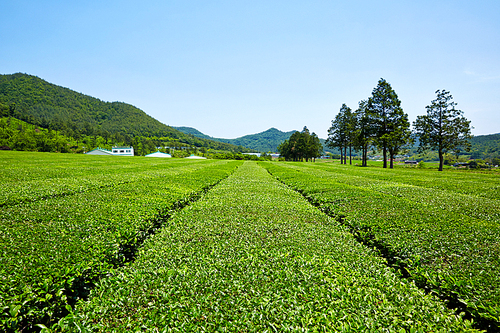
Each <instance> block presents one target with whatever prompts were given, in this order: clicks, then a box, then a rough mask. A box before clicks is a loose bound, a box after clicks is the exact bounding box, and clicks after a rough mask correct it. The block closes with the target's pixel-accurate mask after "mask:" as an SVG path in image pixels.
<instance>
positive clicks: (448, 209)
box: [262, 163, 500, 329]
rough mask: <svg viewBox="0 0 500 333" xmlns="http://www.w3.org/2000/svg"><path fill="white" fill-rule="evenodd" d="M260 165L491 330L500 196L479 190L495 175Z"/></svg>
mask: <svg viewBox="0 0 500 333" xmlns="http://www.w3.org/2000/svg"><path fill="white" fill-rule="evenodd" d="M262 165H263V166H265V167H266V168H267V169H268V171H269V172H270V173H272V174H273V175H274V176H275V177H277V178H278V179H279V180H280V181H282V182H283V183H285V184H288V185H289V186H290V187H292V188H294V189H295V190H297V191H299V192H301V193H302V194H303V195H304V196H305V197H306V198H307V199H309V200H310V202H312V203H313V204H315V205H316V206H318V207H319V208H320V209H322V210H323V211H324V212H326V213H328V214H329V215H330V216H332V217H335V218H336V219H337V220H339V221H341V222H342V223H343V224H344V225H346V226H348V227H349V228H350V229H351V231H352V232H353V233H354V234H355V235H356V237H357V238H358V239H359V240H360V241H362V242H363V243H364V244H366V245H369V246H373V247H375V248H377V249H378V251H379V252H380V253H381V254H382V255H384V256H385V257H386V258H388V260H389V261H390V262H391V264H392V265H394V267H397V268H398V269H400V271H401V272H402V273H403V274H407V275H409V276H410V277H411V278H412V279H413V280H414V281H415V282H416V283H417V284H418V285H419V286H421V287H423V288H425V289H426V290H428V291H431V292H432V293H433V294H436V295H438V296H439V297H441V298H442V299H444V300H446V301H448V302H450V305H453V306H454V307H458V308H461V309H465V310H467V311H468V312H470V313H471V314H472V315H473V316H474V317H475V318H476V321H482V322H483V326H485V327H488V326H489V327H496V328H497V329H498V327H499V323H500V246H499V243H498V242H499V239H500V225H499V223H498V222H499V212H500V209H499V207H500V206H499V198H498V196H499V195H498V194H497V197H496V198H492V196H493V195H492V193H490V194H488V195H486V196H480V195H478V193H482V191H481V188H482V187H483V188H484V193H488V191H489V189H491V188H492V187H494V186H498V185H497V184H498V179H495V178H494V175H489V177H492V179H489V178H488V179H483V178H484V176H483V175H480V177H483V178H482V180H483V182H478V181H475V182H474V184H475V185H473V186H472V185H471V186H469V187H468V186H466V185H465V184H467V182H468V177H470V176H469V175H466V174H463V173H442V174H440V175H439V177H440V178H433V177H434V176H431V175H430V174H424V173H417V174H415V175H414V176H415V178H413V179H412V178H411V177H410V176H408V171H407V170H404V169H400V170H398V169H394V170H391V174H390V175H389V174H388V173H385V174H384V172H385V171H380V170H365V169H361V168H354V167H351V168H350V169H351V170H352V172H351V170H348V169H347V168H345V167H344V166H342V167H339V166H332V165H326V164H325V165H318V166H310V165H303V164H298V163H295V164H294V163H288V164H283V163H281V164H276V163H263V164H262ZM365 171H366V172H365ZM411 171H413V170H410V172H411ZM426 175H429V177H428V178H427V179H426V178H425V177H426ZM473 176H475V175H473ZM447 177H449V178H450V179H451V180H450V179H447ZM391 179H393V180H391ZM490 180H491V181H490ZM453 183H454V184H455V186H452V185H451V184H453ZM462 185H464V186H463V188H460V187H461V186H462ZM467 189H470V193H468V191H467ZM456 198H458V200H455V199H456ZM451 303H453V304H451Z"/></svg>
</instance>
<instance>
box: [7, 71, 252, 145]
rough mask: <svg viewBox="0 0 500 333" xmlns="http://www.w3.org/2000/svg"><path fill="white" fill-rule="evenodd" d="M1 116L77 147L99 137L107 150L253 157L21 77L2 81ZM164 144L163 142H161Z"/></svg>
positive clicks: (115, 105)
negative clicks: (168, 148) (161, 148)
mask: <svg viewBox="0 0 500 333" xmlns="http://www.w3.org/2000/svg"><path fill="white" fill-rule="evenodd" d="M0 116H2V117H9V116H10V117H14V118H16V119H19V120H23V121H25V122H26V123H28V124H31V125H35V126H37V127H40V128H45V129H50V130H57V131H60V133H61V134H62V135H65V136H68V137H71V138H74V139H75V140H77V141H78V140H80V139H82V138H83V137H85V136H92V137H94V138H97V137H98V136H99V137H101V138H102V139H103V141H104V142H103V144H104V145H113V144H125V145H133V144H135V145H137V144H139V143H140V144H141V146H144V147H147V148H148V149H144V150H145V151H144V153H147V151H146V150H149V148H151V149H155V145H161V144H162V143H166V144H170V145H172V146H196V147H205V148H210V149H217V150H225V151H232V152H247V151H250V149H245V148H243V147H237V146H234V145H230V144H227V143H223V142H216V141H213V140H206V139H200V138H197V137H194V136H192V135H187V134H185V133H182V132H180V131H178V130H176V129H174V128H172V127H170V126H167V125H165V124H163V123H161V122H159V121H158V120H156V119H154V118H153V117H151V116H149V115H147V114H146V113H145V112H144V111H142V110H140V109H138V108H136V107H135V106H133V105H130V104H126V103H122V102H104V101H101V100H100V99H98V98H95V97H91V96H87V95H84V94H81V93H78V92H75V91H73V90H71V89H68V88H64V87H60V86H57V85H55V84H51V83H49V82H47V81H45V80H42V79H40V78H38V77H36V76H32V75H27V74H21V73H17V74H12V75H0ZM138 138H140V140H138ZM145 138H149V139H151V140H145ZM160 138H162V139H161V140H159V139H160ZM134 139H135V141H134ZM149 141H153V142H149ZM86 144H87V146H86V147H87V148H93V146H92V143H90V142H87V143H86Z"/></svg>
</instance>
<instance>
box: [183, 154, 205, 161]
mask: <svg viewBox="0 0 500 333" xmlns="http://www.w3.org/2000/svg"><path fill="white" fill-rule="evenodd" d="M185 158H190V159H204V160H206V159H207V158H206V157H202V156H196V155H191V156H189V157H185Z"/></svg>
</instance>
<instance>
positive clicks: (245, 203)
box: [61, 162, 471, 332]
mask: <svg viewBox="0 0 500 333" xmlns="http://www.w3.org/2000/svg"><path fill="white" fill-rule="evenodd" d="M373 254H374V253H373V251H372V250H371V249H368V248H365V247H363V246H362V245H360V244H359V243H358V242H356V241H355V239H354V238H353V237H352V235H351V234H349V232H348V231H347V230H346V229H345V228H344V227H342V226H341V225H340V224H339V223H338V222H336V221H335V220H333V219H331V218H328V217H327V216H325V215H324V214H322V213H321V212H320V211H318V210H317V209H315V208H314V207H312V206H311V205H310V204H308V203H307V202H306V201H305V200H303V198H302V197H301V196H300V195H299V194H297V193H295V192H294V191H292V190H290V189H289V188H287V187H286V186H284V185H282V184H280V183H279V182H277V181H276V180H275V179H274V178H273V177H271V176H270V175H269V174H268V172H267V171H266V170H264V169H262V168H260V167H258V166H257V164H256V163H254V162H246V163H245V164H243V165H242V166H241V167H240V168H238V170H237V171H236V172H235V173H234V174H233V175H232V176H230V177H229V178H227V179H225V180H224V181H222V182H221V183H220V184H219V185H217V186H216V187H214V188H213V189H212V190H210V191H209V192H208V193H207V194H206V196H205V197H204V198H203V199H202V200H200V201H197V202H196V203H194V204H193V205H191V206H189V207H188V208H186V209H183V210H182V211H181V212H179V213H178V214H176V215H175V217H174V218H173V219H172V221H171V223H169V224H168V225H167V226H166V227H165V228H163V230H162V231H161V232H160V233H158V234H157V235H155V237H153V238H151V239H150V240H149V241H148V242H146V244H145V245H144V247H143V248H142V249H141V251H140V253H139V255H138V257H137V260H136V261H135V262H134V263H133V264H131V265H129V266H127V267H123V268H121V269H118V270H116V271H115V272H113V274H111V275H110V276H108V277H107V278H105V279H103V280H101V281H100V283H99V285H98V286H97V288H96V289H94V290H93V291H92V293H91V297H90V298H89V300H88V301H86V302H79V303H78V304H77V307H76V311H75V312H74V313H73V314H72V315H71V316H69V317H67V318H66V319H65V320H64V321H63V322H62V323H61V326H63V327H67V328H68V329H73V330H75V329H79V330H83V331H86V330H92V331H100V332H122V331H126V330H130V331H173V332H177V331H179V332H180V331H182V332H185V331H200V332H205V331H210V332H213V331H224V332H227V331H230V332H238V331H246V332H266V331H276V332H288V331H297V332H298V331H312V332H318V331H319V332H325V331H352V332H359V331H393V332H401V331H408V332H429V331H445V330H447V331H470V330H471V329H470V323H469V322H466V321H463V320H462V319H461V318H460V317H459V316H456V315H454V314H453V313H452V312H450V310H448V309H446V308H445V306H444V305H443V304H441V303H439V302H437V301H436V299H435V298H433V297H431V296H429V295H425V293H423V292H422V291H420V290H419V289H417V288H416V287H415V286H414V285H413V284H411V283H406V282H405V281H401V280H400V279H399V278H398V277H397V276H396V275H395V274H394V273H393V272H392V271H391V270H390V269H388V268H387V267H386V266H385V265H384V260H382V259H381V258H378V257H376V256H374V255H373Z"/></svg>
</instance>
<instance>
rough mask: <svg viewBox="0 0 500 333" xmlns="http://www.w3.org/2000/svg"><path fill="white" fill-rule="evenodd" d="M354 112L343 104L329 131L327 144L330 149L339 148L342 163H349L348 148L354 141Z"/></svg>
mask: <svg viewBox="0 0 500 333" xmlns="http://www.w3.org/2000/svg"><path fill="white" fill-rule="evenodd" d="M352 117H353V116H352V111H351V108H350V107H348V106H347V105H346V104H342V107H341V108H340V111H339V113H337V115H336V116H335V119H334V120H332V126H330V128H329V129H328V138H327V140H326V144H327V146H328V147H330V148H339V150H340V163H341V164H346V163H347V147H349V145H350V144H351V139H352V137H353V136H352V133H351V132H352V131H353V130H354V129H353V126H352Z"/></svg>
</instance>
